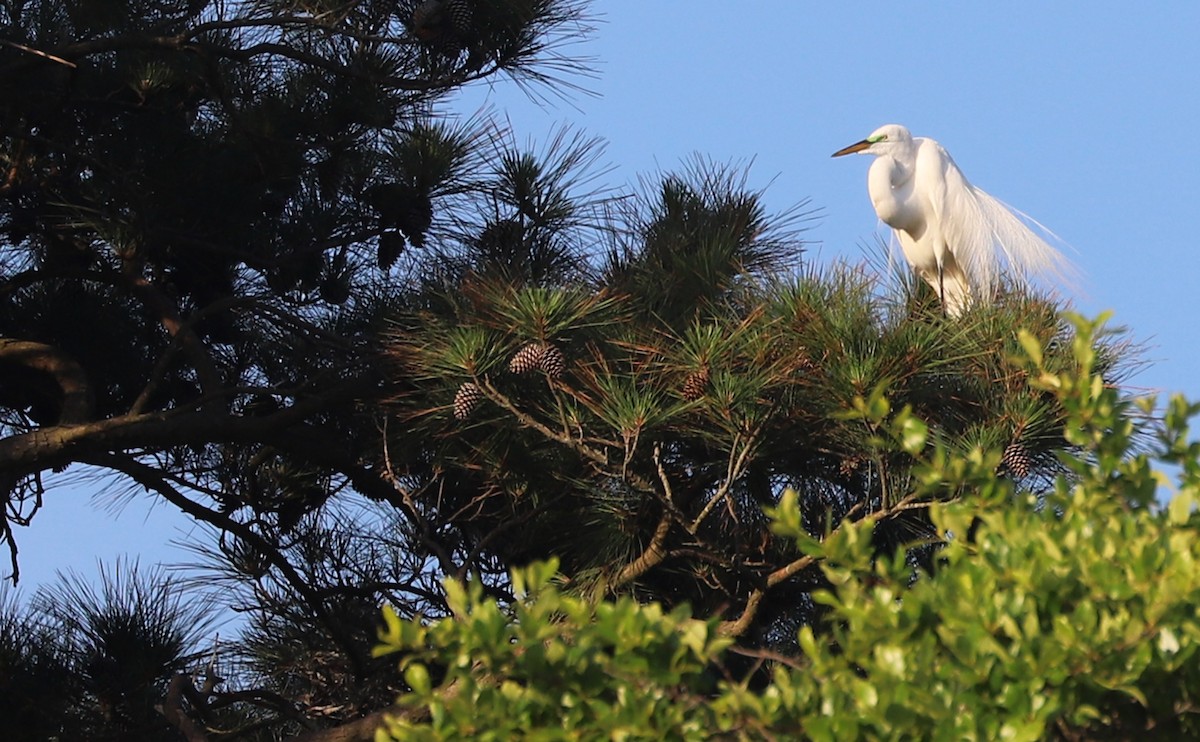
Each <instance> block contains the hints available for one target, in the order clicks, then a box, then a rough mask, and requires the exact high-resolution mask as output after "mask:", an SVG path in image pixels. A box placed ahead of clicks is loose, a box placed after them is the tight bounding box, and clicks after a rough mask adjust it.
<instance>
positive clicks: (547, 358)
mask: <svg viewBox="0 0 1200 742" xmlns="http://www.w3.org/2000/svg"><path fill="white" fill-rule="evenodd" d="M538 365H539V366H541V367H542V370H543V371H545V372H546V375H547V376H549V377H550V378H551V379H557V378H558V377H560V376H562V375H563V371H566V370H567V357H566V356H564V355H563V352H562V351H561V350H559V349H558V346H556V345H551V344H550V343H546V344H545V345H543V346H542V357H541V359H540V362H539V364H538Z"/></svg>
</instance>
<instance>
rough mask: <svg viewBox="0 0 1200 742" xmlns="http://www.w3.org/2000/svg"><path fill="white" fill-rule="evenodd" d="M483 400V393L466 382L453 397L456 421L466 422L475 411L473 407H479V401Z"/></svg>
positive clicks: (472, 384)
mask: <svg viewBox="0 0 1200 742" xmlns="http://www.w3.org/2000/svg"><path fill="white" fill-rule="evenodd" d="M481 399H483V392H481V391H480V390H479V387H477V386H475V384H474V383H472V382H470V381H468V382H466V383H465V384H463V385H462V386H460V387H459V388H458V393H457V394H455V395H454V417H455V418H456V419H458V420H466V419H467V418H468V417H470V416H471V413H472V412H474V411H475V407H476V406H478V405H479V400H481Z"/></svg>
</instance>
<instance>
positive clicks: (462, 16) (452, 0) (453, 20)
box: [446, 0, 471, 36]
mask: <svg viewBox="0 0 1200 742" xmlns="http://www.w3.org/2000/svg"><path fill="white" fill-rule="evenodd" d="M446 14H447V15H448V16H449V17H450V28H451V29H453V30H454V33H455V34H457V35H459V36H466V35H467V34H469V33H470V32H471V2H470V0H448V1H447V3H446Z"/></svg>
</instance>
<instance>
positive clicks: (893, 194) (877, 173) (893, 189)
mask: <svg viewBox="0 0 1200 742" xmlns="http://www.w3.org/2000/svg"><path fill="white" fill-rule="evenodd" d="M912 174H913V173H912V168H911V167H906V166H905V165H904V164H902V163H900V162H897V161H896V159H895V158H893V157H891V156H889V155H880V156H879V157H876V158H875V162H873V163H871V169H870V171H868V173H867V192H868V193H869V194H870V196H871V203H872V204H873V205H874V206H875V213H876V214H878V215H879V218H880V219H882V220H883V223H884V224H886V225H888V226H889V227H892V228H893V229H903V230H912V229H913V228H915V227H917V226H918V225H917V224H916V222H917V221H919V220H920V214H919V212H918V211H917V210H916V209H913V208H911V205H910V204H908V200H909V199H910V198H911V196H912Z"/></svg>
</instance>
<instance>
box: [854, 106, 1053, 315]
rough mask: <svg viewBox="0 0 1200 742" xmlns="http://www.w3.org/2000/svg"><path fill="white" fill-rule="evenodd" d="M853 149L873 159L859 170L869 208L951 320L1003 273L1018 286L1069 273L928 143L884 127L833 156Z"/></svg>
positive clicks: (986, 294) (983, 298) (988, 293)
mask: <svg viewBox="0 0 1200 742" xmlns="http://www.w3.org/2000/svg"><path fill="white" fill-rule="evenodd" d="M853 152H862V153H864V154H869V155H874V156H875V158H876V159H875V162H873V163H871V170H870V172H869V173H868V175H867V192H868V193H869V194H870V196H871V203H872V204H873V205H874V206H875V213H876V214H878V215H879V218H880V219H881V220H883V222H884V223H885V224H887V225H888V226H889V227H891V228H892V229H893V230H895V233H896V237H897V239H898V240H899V242H900V249H901V250H902V251H903V252H904V257H905V259H906V260H907V261H908V264H909V265H910V266H912V269H913V271H914V272H916V274H917V275H918V276H920V277H921V278H922V279H923V280H924V281H925V282H926V283H928V284H929V285H930V286H932V287H933V290H934V291H936V292H937V293H938V296H939V297H941V299H942V305H943V306H944V307H945V310H946V313H947V314H948V315H950V316H951V317H958V316H961V315H962V313H963V312H964V311H966V309H967V307H969V306H970V305H971V304H972V302H975V301H980V302H987V301H988V300H990V299H991V297H992V294H993V293H994V292H995V289H996V285H997V282H998V281H999V278H1000V275H1001V274H1002V273H1004V272H1007V274H1008V275H1009V276H1010V277H1011V279H1012V280H1013V281H1014V282H1016V283H1018V284H1020V285H1028V283H1029V282H1030V279H1031V278H1032V277H1033V276H1037V275H1041V276H1044V277H1049V278H1056V279H1060V280H1069V278H1070V276H1071V275H1072V274H1073V272H1074V269H1073V268H1072V267H1071V265H1070V263H1069V262H1068V261H1067V259H1066V258H1065V257H1064V256H1063V255H1062V253H1060V252H1059V251H1058V250H1055V249H1054V248H1053V247H1051V246H1050V244H1049V243H1047V242H1046V240H1044V239H1042V238H1041V237H1040V236H1038V235H1037V234H1036V233H1035V232H1034V231H1033V230H1031V229H1030V228H1029V227H1028V226H1026V225H1025V223H1024V222H1022V221H1021V219H1020V218H1018V216H1017V213H1018V212H1014V211H1013V210H1012V209H1010V208H1009V207H1008V206H1006V205H1005V204H1004V203H1002V202H1001V201H999V200H997V199H996V198H994V197H992V196H990V195H988V194H987V193H985V192H984V191H981V190H980V189H978V188H976V187H975V186H973V185H971V184H970V183H969V182H968V181H967V179H966V177H964V176H963V174H962V171H961V170H959V169H958V166H957V165H955V164H954V160H953V158H951V157H950V153H949V152H947V151H946V150H945V149H943V148H942V146H941V145H940V144H938V143H937V142H935V141H934V140H932V139H928V138H925V137H913V136H912V134H910V133H909V131H908V129H906V128H904V127H903V126H899V125H897V124H888V125H887V126H881V127H879V128H878V129H876V130H875V131H874V132H872V133H871V135H870V136H869V137H867V138H866V139H864V140H862V141H861V142H857V143H855V144H852V145H850V146H849V147H845V148H844V149H840V150H838V151H837V152H834V153H833V156H834V157H840V156H841V155H848V154H851V153H853Z"/></svg>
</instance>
